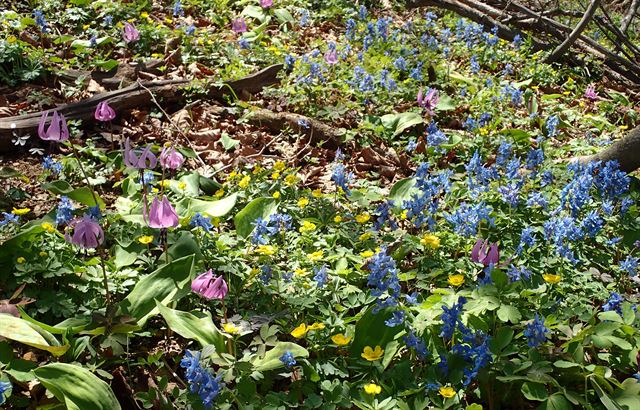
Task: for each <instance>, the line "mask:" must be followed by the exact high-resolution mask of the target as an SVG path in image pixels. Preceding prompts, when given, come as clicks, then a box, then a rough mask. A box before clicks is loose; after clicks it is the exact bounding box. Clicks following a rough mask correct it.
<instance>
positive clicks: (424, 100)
mask: <svg viewBox="0 0 640 410" xmlns="http://www.w3.org/2000/svg"><path fill="white" fill-rule="evenodd" d="M417 100H418V105H419V106H420V107H422V108H424V110H425V111H426V112H427V114H429V115H432V116H433V115H434V114H435V112H434V110H435V109H436V106H437V105H438V102H439V101H440V95H439V94H438V90H436V89H433V88H429V89H428V90H427V94H426V95H423V94H422V89H420V91H418V98H417Z"/></svg>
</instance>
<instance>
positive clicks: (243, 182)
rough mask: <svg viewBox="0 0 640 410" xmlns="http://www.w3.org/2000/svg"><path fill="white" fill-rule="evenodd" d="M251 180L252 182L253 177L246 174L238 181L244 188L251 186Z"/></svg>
mask: <svg viewBox="0 0 640 410" xmlns="http://www.w3.org/2000/svg"><path fill="white" fill-rule="evenodd" d="M249 182H251V177H250V176H249V175H245V176H244V177H243V178H242V179H241V180H240V182H238V186H239V187H240V188H242V189H244V188H246V187H248V186H249Z"/></svg>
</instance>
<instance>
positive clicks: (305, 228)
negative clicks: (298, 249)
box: [298, 221, 316, 233]
mask: <svg viewBox="0 0 640 410" xmlns="http://www.w3.org/2000/svg"><path fill="white" fill-rule="evenodd" d="M315 229H316V224H314V223H313V222H309V221H302V226H301V227H300V229H298V230H299V231H300V233H305V232H311V231H314V230H315Z"/></svg>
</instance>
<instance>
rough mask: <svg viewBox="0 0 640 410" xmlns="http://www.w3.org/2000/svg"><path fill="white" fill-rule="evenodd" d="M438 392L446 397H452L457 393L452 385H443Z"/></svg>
mask: <svg viewBox="0 0 640 410" xmlns="http://www.w3.org/2000/svg"><path fill="white" fill-rule="evenodd" d="M438 393H440V395H441V396H442V397H444V398H445V399H450V398H452V397H453V396H455V395H456V391H455V390H454V389H453V387H451V386H442V387H440V389H439V390H438Z"/></svg>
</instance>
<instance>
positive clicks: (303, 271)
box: [293, 268, 309, 276]
mask: <svg viewBox="0 0 640 410" xmlns="http://www.w3.org/2000/svg"><path fill="white" fill-rule="evenodd" d="M293 273H295V274H296V275H298V276H304V275H306V274H307V273H309V272H307V270H306V269H304V268H296V269H294V271H293Z"/></svg>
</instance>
